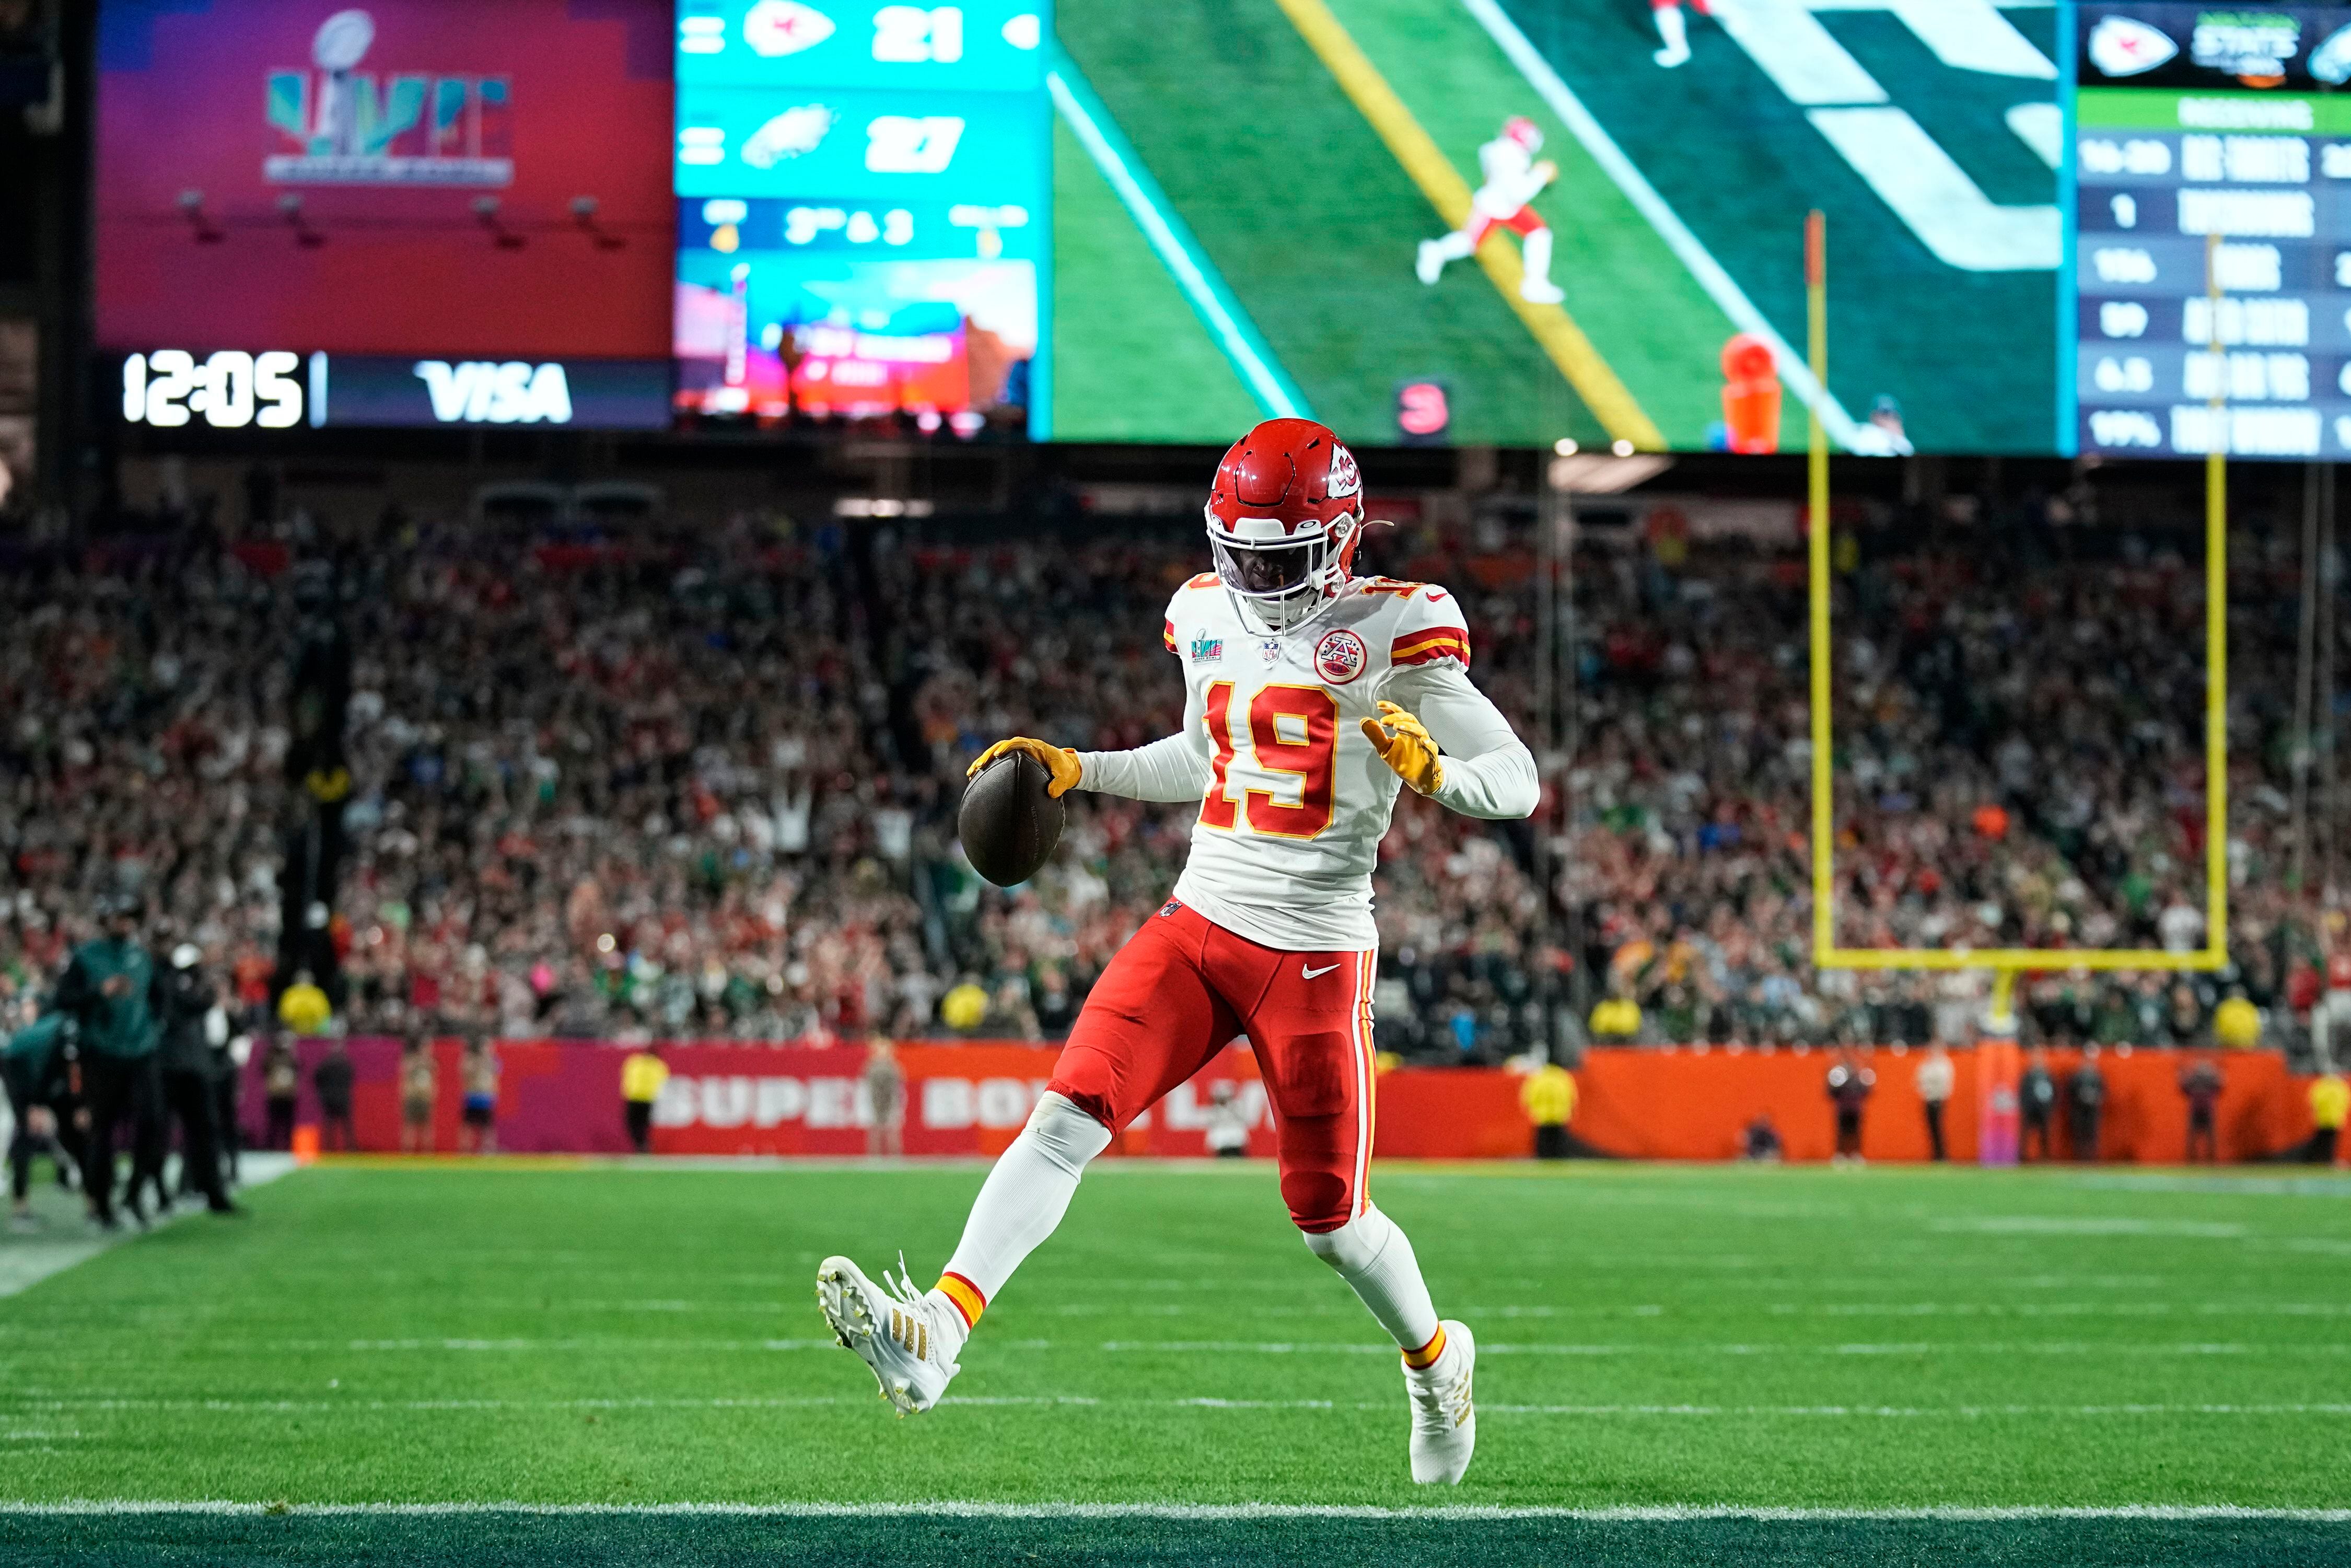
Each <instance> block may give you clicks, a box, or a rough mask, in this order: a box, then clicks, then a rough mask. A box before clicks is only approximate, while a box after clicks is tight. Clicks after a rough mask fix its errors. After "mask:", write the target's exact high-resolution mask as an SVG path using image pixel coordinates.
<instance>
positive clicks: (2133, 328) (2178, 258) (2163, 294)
mask: <svg viewBox="0 0 2351 1568" xmlns="http://www.w3.org/2000/svg"><path fill="white" fill-rule="evenodd" d="M2074 29H2075V35H2074V37H2075V47H2074V50H2072V51H2070V52H2071V53H2072V55H2073V58H2074V87H2073V91H2072V92H2071V93H2070V94H2069V96H2068V103H2069V106H2070V110H2071V114H2070V118H2069V129H2070V131H2071V132H2072V134H2071V136H2070V137H2069V139H2068V141H2069V146H2068V149H2067V158H2066V163H2065V168H2064V174H2065V177H2066V183H2067V185H2068V187H2069V189H2068V190H2067V192H2066V193H2065V194H2066V196H2067V197H2068V198H2069V200H2068V202H2067V204H2066V205H2067V212H2068V215H2069V217H2070V220H2071V224H2072V227H2073V243H2072V244H2070V245H2069V246H2067V259H2068V263H2069V265H2068V266H2067V267H2065V268H2064V271H2063V273H2062V274H2061V279H2062V281H2061V299H2060V323H2059V325H2060V339H2061V344H2063V345H2064V348H2063V349H2061V361H2062V362H2061V364H2060V367H2059V382H2060V388H2061V394H2060V400H2059V402H2060V415H2059V417H2060V423H2061V426H2062V428H2061V430H2060V432H2059V440H2060V444H2061V447H2065V448H2070V449H2073V450H2076V451H2080V452H2085V453H2101V454H2114V455H2180V456H2186V455H2202V454H2205V453H2209V452H2213V451H2220V452H2225V453H2229V454H2231V455H2239V456H2246V457H2273V458H2289V459H2291V458H2335V459H2339V458H2341V457H2342V456H2343V455H2346V454H2351V95H2346V94H2343V93H2341V92H2340V91H2338V90H2337V89H2341V88H2342V87H2343V85H2344V84H2345V82H2346V80H2347V79H2351V9H2346V8H2344V7H2332V6H2330V7H2319V6H2286V7H2280V8H2276V9H2269V8H2262V9H2253V8H2239V9H2223V8H2219V7H2213V6H2207V5H2178V4H2154V5H2147V4H2142V5H2084V6H2081V7H2079V8H2078V10H2077V11H2076V13H2075V14H2074ZM2068 394H2070V395H2068Z"/></svg>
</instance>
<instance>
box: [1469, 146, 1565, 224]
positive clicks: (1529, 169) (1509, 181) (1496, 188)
mask: <svg viewBox="0 0 2351 1568" xmlns="http://www.w3.org/2000/svg"><path fill="white" fill-rule="evenodd" d="M1478 169H1479V172H1480V173H1482V174H1483V175H1484V176H1485V183H1483V184H1481V185H1479V187H1478V189H1477V191H1476V192H1475V193H1472V194H1471V196H1470V199H1469V206H1470V210H1471V211H1473V212H1476V213H1478V214H1481V215H1483V216H1486V217H1489V218H1498V219H1499V218H1513V217H1516V216H1518V214H1519V209H1520V208H1521V207H1523V206H1525V205H1526V204H1528V203H1529V202H1531V201H1533V200H1534V199H1535V197H1536V196H1537V195H1538V194H1540V193H1541V191H1542V188H1543V186H1544V185H1545V184H1546V183H1549V182H1548V181H1547V180H1546V179H1545V178H1544V176H1542V175H1541V174H1538V173H1536V172H1535V155H1534V154H1533V153H1531V152H1528V151H1527V150H1526V149H1525V148H1524V147H1521V146H1520V145H1519V144H1518V142H1516V141H1512V140H1511V139H1510V138H1509V137H1507V136H1497V137H1496V138H1494V140H1492V141H1489V142H1487V143H1486V144H1485V145H1484V146H1482V147H1480V148H1479V149H1478Z"/></svg>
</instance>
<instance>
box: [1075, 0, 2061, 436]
mask: <svg viewBox="0 0 2351 1568" xmlns="http://www.w3.org/2000/svg"><path fill="white" fill-rule="evenodd" d="M1055 27H1056V33H1057V35H1058V48H1057V50H1056V52H1055V54H1054V56H1053V57H1052V58H1051V59H1050V61H1049V86H1050V88H1051V89H1052V92H1053V98H1054V104H1055V109H1056V110H1057V114H1056V119H1057V126H1056V131H1055V137H1056V141H1055V161H1054V169H1055V183H1054V192H1055V220H1054V242H1055V256H1054V267H1055V276H1054V287H1053V296H1052V317H1053V320H1054V323H1055V336H1054V350H1053V363H1052V371H1053V374H1052V391H1053V402H1052V408H1051V421H1050V423H1051V430H1052V434H1054V435H1055V436H1056V437H1058V438H1062V439H1143V440H1167V439H1176V440H1193V441H1221V440H1223V439H1226V438H1227V437H1228V434H1229V432H1230V431H1232V430H1233V429H1235V428H1238V427H1240V426H1242V425H1245V424H1246V423H1248V422H1249V419H1250V418H1251V417H1253V416H1255V415H1257V414H1259V413H1311V414H1312V415H1314V416H1315V417H1317V418H1320V419H1323V420H1325V421H1327V422H1329V423H1332V425H1333V426H1335V427H1336V428H1337V429H1338V430H1339V431H1340V432H1341V433H1342V434H1343V435H1344V436H1346V437H1347V438H1349V439H1351V440H1357V441H1376V442H1395V441H1400V440H1402V441H1410V440H1416V439H1432V440H1447V441H1452V442H1457V443H1464V442H1495V443H1504V444H1550V443H1551V442H1552V441H1554V440H1556V439H1557V438H1559V437H1561V436H1562V435H1564V436H1570V437H1573V438H1575V439H1577V440H1579V441H1582V442H1583V443H1585V444H1594V443H1602V444H1604V443H1609V442H1614V441H1631V442H1633V443H1634V444H1637V445H1640V446H1644V447H1647V446H1660V447H1670V448H1675V449H1681V450H1693V449H1701V448H1705V447H1708V446H1714V447H1728V448H1733V449H1739V450H1769V449H1772V448H1775V447H1776V448H1782V449H1784V448H1787V447H1790V446H1792V445H1795V444H1800V443H1801V442H1802V430H1803V416H1804V410H1805V400H1806V398H1807V396H1808V394H1809V392H1810V389H1811V385H1812V383H1811V381H1810V378H1809V376H1807V375H1806V374H1805V373H1804V372H1803V371H1802V368H1801V366H1800V365H1797V364H1795V363H1793V361H1794V360H1796V359H1797V358H1800V357H1801V354H1802V343H1803V340H1804V292H1803V269H1802V239H1801V235H1802V223H1803V217H1804V214H1805V212H1806V211H1807V210H1808V209H1810V208H1813V207H1819V208H1822V209H1823V210H1824V211H1825V212H1826V214H1827V218H1828V233H1829V238H1830V258H1831V259H1830V266H1831V272H1830V289H1831V298H1832V306H1831V308H1832V317H1831V319H1832V331H1833V337H1832V346H1831V354H1830V377H1829V386H1828V389H1827V391H1828V395H1827V397H1826V398H1824V399H1823V400H1822V410H1823V415H1824V417H1825V419H1826V422H1827V423H1828V426H1829V431H1830V434H1831V436H1832V439H1833V440H1834V441H1835V442H1836V443H1837V444H1839V445H1840V446H1841V447H1844V448H1846V449H1851V450H1863V451H1900V450H1904V449H1906V448H1907V447H1912V446H1915V447H1917V448H1919V449H1924V450H1945V451H2018V452H2025V451H2047V450H2050V449H2051V448H2052V447H2053V444H2055V443H2054V438H2053V422H2052V420H2051V417H2050V410H2051V407H2052V403H2053V398H2054V396H2055V389H2056V379H2057V378H2056V371H2055V365H2056V362H2057V331H2056V327H2057V319H2056V318H2057V288H2056V275H2057V269H2058V267H2059V263H2060V261H2061V259H2062V251H2063V246H2064V225H2063V223H2062V221H2061V217H2060V214H2059V209H2058V205H2057V174H2056V165H2057V163H2058V161H2059V154H2060V146H2059V143H2060V140H2061V134H2062V131H2061V128H2062V123H2063V121H2062V116H2061V113H2060V110H2059V106H2058V78H2059V70H2058V67H2057V64H2056V43H2055V31H2056V26H2055V12H2054V9H2053V7H2052V6H2051V5H2048V4H2047V3H2046V0H2011V3H2006V4H2002V3H1998V0H1918V3H1912V0H1716V3H1713V4H1708V0H1678V3H1677V0H1654V3H1653V0H1228V3H1223V4H1217V5H1206V4H1188V3H1186V4H1171V5H1131V4H1127V3H1125V0H1061V4H1060V5H1058V6H1057V8H1056V12H1055ZM1790 345H1794V346H1795V350H1796V352H1795V353H1794V354H1791V353H1790V352H1789V351H1788V350H1789V346H1790Z"/></svg>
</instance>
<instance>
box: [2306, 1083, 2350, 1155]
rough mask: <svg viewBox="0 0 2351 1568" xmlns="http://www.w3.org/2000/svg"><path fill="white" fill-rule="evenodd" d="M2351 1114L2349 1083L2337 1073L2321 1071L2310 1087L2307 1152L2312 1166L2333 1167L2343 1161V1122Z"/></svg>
mask: <svg viewBox="0 0 2351 1568" xmlns="http://www.w3.org/2000/svg"><path fill="white" fill-rule="evenodd" d="M2346 1113H2351V1082H2346V1080H2345V1079H2344V1076H2343V1074H2341V1073H2340V1072H2333V1071H2329V1072H2322V1073H2320V1074H2319V1075H2318V1076H2317V1077H2316V1078H2315V1079H2314V1080H2313V1081H2312V1082H2311V1085H2310V1122H2311V1126H2312V1128H2313V1129H2314V1130H2313V1132H2312V1133H2311V1135H2310V1145H2309V1147H2310V1152H2309V1154H2308V1155H2307V1156H2306V1157H2307V1158H2308V1159H2309V1161H2310V1163H2311V1164H2312V1165H2314V1166H2329V1165H2335V1164H2337V1163H2339V1162H2340V1161H2341V1159H2342V1158H2343V1153H2344V1150H2343V1146H2342V1144H2343V1120H2344V1117H2345V1115H2346Z"/></svg>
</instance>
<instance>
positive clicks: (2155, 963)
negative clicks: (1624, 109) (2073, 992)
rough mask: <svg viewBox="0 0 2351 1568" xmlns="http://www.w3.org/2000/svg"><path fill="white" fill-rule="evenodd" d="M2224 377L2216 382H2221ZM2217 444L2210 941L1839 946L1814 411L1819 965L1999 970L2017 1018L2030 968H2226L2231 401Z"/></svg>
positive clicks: (1815, 316) (1811, 292)
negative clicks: (2015, 998)
mask: <svg viewBox="0 0 2351 1568" xmlns="http://www.w3.org/2000/svg"><path fill="white" fill-rule="evenodd" d="M2219 239H2220V236H2219V235H2213V236H2212V238H2211V240H2210V242H2208V244H2207V246H2206V266H2205V272H2206V277H2207V287H2208V288H2209V290H2210V294H2211V297H2212V298H2214V300H2215V301H2216V302H2217V300H2218V299H2219V297H2220V282H2219V277H2218V273H2217V270H2216V269H2215V267H2213V265H2212V263H2213V252H2214V251H2215V250H2217V248H2218V246H2219ZM1827 253H1828V244H1827V225H1826V222H1825V220H1824V219H1823V216H1822V214H1820V213H1819V212H1818V211H1814V212H1813V213H1812V214H1809V215H1808V216H1807V217H1806V219H1805V222H1804V292H1805V297H1806V302H1807V313H1808V316H1809V318H1810V321H1809V325H1810V329H1811V330H1810V344H1809V347H1810V351H1811V360H1812V370H1813V381H1814V383H1815V384H1817V385H1819V386H1822V387H1826V386H1827V385H1828V254H1827ZM2210 316H2211V319H2212V321H2213V323H2214V326H2213V329H2212V330H2213V334H2214V336H2213V340H2212V343H2211V350H2212V352H2213V354H2214V355H2215V357H2216V358H2217V357H2218V355H2219V354H2220V339H2219V332H2220V327H2219V322H2220V310H2219V309H2218V308H2215V309H2213V310H2212V311H2211V312H2210ZM2221 381H2222V378H2220V377H2217V376H2216V377H2215V378H2214V385H2215V387H2216V389H2217V388H2218V387H2219V386H2220V382H2221ZM2212 411H2213V417H2212V420H2211V422H2210V432H2211V435H2210V443H2209V445H2210V450H2209V451H2208V452H2207V454H2206V456H2205V459H2204V476H2205V503H2204V658H2205V675H2204V768H2205V801H2204V879H2205V893H2204V898H2205V907H2204V919H2205V933H2206V936H2205V945H2204V946H2202V947H2201V948H2198V949H2194V950H2191V951H2188V952H2177V953H2176V952H2171V951H2168V950H2166V949H2160V948H2141V947H2092V948H2071V947H1978V948H1966V947H1843V946H1838V944H1837V918H1836V917H1837V909H1836V868H1835V854H1836V841H1835V832H1836V825H1835V792H1834V751H1833V749H1832V745H1833V733H1832V726H1831V724H1830V699H1831V693H1832V685H1831V680H1830V675H1831V667H1830V652H1831V647H1832V644H1831V643H1830V635H1829V633H1830V627H1829V600H1830V594H1829V586H1830V558H1829V521H1828V519H1829V448H1828V436H1827V434H1826V432H1825V431H1824V430H1823V428H1822V424H1821V415H1820V409H1819V406H1818V405H1817V403H1815V404H1814V406H1813V410H1812V419H1811V430H1810V434H1811V465H1810V473H1809V479H1810V492H1811V494H1810V502H1811V505H1810V534H1809V538H1808V540H1807V542H1808V545H1809V549H1810V556H1811V573H1810V575H1811V612H1810V619H1811V623H1812V625H1811V632H1812V697H1811V708H1812V753H1813V755H1812V785H1813V801H1812V805H1813V822H1812V862H1813V965H1814V966H1815V967H1818V968H1822V969H1928V970H1952V969H1989V970H1991V971H1992V973H1993V976H1994V987H1993V992H1992V1013H1993V1017H1994V1019H1996V1020H1998V1019H2007V1018H2009V1017H2010V998H2011V992H2012V989H2013V987H2014V984H2015V978H2016V977H2017V975H2018V974H2020V973H2029V972H2033V971H2049V970H2059V969H2097V970H2112V969H2141V970H2147V969H2153V970H2182V969H2219V968H2222V967H2226V965H2227V964H2228V962H2229V835H2228V825H2229V701H2228V697H2229V664H2228V657H2229V601H2228V580H2229V552H2228V547H2229V530H2228V486H2227V469H2226V459H2225V457H2224V455H2223V453H2224V449H2225V448H2226V446H2227V444H2228V442H2227V440H2226V437H2225V434H2224V431H2225V428H2226V427H2225V425H2224V423H2223V422H2222V400H2221V397H2220V394H2219V392H2218V391H2217V390H2216V392H2215V394H2214V396H2213V398H2212Z"/></svg>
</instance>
